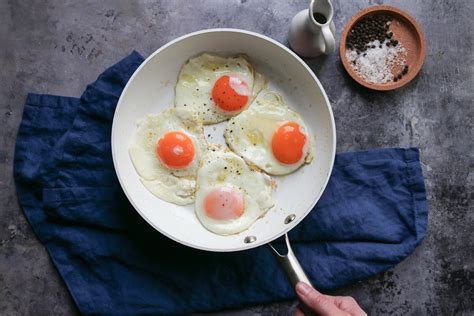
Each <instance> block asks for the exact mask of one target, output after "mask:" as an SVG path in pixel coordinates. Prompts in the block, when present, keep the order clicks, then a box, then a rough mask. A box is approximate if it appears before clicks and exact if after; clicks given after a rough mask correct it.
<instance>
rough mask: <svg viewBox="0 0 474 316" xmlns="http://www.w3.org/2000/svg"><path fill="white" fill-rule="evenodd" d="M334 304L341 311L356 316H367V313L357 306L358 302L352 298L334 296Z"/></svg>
mask: <svg viewBox="0 0 474 316" xmlns="http://www.w3.org/2000/svg"><path fill="white" fill-rule="evenodd" d="M334 304H336V306H337V307H339V308H340V309H341V310H343V311H346V312H348V313H350V314H351V315H354V316H367V313H366V312H364V310H363V309H362V308H361V307H360V306H359V304H357V301H356V300H355V299H354V298H353V297H350V296H334Z"/></svg>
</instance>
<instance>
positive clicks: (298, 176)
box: [112, 29, 336, 251]
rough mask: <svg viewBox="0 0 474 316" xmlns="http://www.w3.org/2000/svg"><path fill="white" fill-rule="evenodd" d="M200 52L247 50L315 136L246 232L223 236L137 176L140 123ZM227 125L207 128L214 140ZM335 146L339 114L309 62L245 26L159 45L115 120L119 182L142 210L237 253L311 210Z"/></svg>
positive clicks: (194, 238)
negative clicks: (307, 154)
mask: <svg viewBox="0 0 474 316" xmlns="http://www.w3.org/2000/svg"><path fill="white" fill-rule="evenodd" d="M202 52H211V53H218V54H221V55H222V54H223V55H235V54H238V53H244V54H247V55H248V56H249V57H250V60H251V62H252V63H253V65H254V66H255V67H256V69H257V71H259V72H261V73H263V74H264V75H265V76H266V77H267V78H268V80H269V86H268V88H269V89H271V90H274V91H277V92H278V93H280V94H281V95H282V96H283V99H284V101H286V103H287V104H288V105H289V106H290V107H291V108H293V109H294V110H295V111H297V112H298V113H300V115H301V116H302V117H303V119H304V120H305V122H306V125H307V126H308V128H309V129H310V132H311V133H312V134H313V135H314V142H313V146H314V147H315V148H314V151H315V159H314V160H313V162H312V163H311V164H309V165H306V166H304V167H302V168H300V169H299V170H297V171H296V172H295V173H293V174H290V175H287V176H283V177H274V179H275V180H276V183H277V188H276V189H275V190H274V192H273V199H274V201H275V207H273V208H272V209H270V210H269V211H268V213H267V214H266V215H265V216H264V217H263V218H261V219H259V220H257V222H256V223H255V224H254V225H252V226H251V227H250V228H249V229H248V230H246V231H244V232H242V233H239V234H236V235H231V236H220V235H216V234H214V233H212V232H210V231H208V230H206V229H205V228H204V227H203V226H202V225H201V224H200V222H199V221H198V219H197V217H196V215H195V214H194V206H193V205H188V206H179V205H175V204H171V203H168V202H165V201H163V200H160V199H159V198H157V197H155V196H154V195H152V194H151V193H150V192H149V191H148V190H147V189H146V188H145V187H144V186H143V185H142V183H141V182H140V180H139V177H138V174H137V173H136V171H135V169H134V167H133V165H132V162H131V160H130V157H129V155H128V147H129V145H130V142H131V139H132V136H133V133H134V131H135V129H136V123H137V121H138V120H140V119H142V118H143V117H144V116H145V115H146V114H148V113H159V112H161V111H162V110H164V109H166V108H168V107H170V106H173V97H174V86H175V83H176V80H177V76H178V73H179V71H180V68H181V66H182V65H183V64H184V63H185V62H186V61H187V60H188V59H189V58H190V57H192V56H195V55H198V54H200V53H202ZM224 126H225V123H220V124H216V125H211V126H206V137H207V135H208V134H210V135H211V137H209V138H208V140H209V141H210V142H211V143H221V144H225V142H224V139H223V137H222V134H223V129H224ZM335 147H336V135H335V125H334V119H333V115H332V111H331V107H330V105H329V101H328V98H327V96H326V93H325V92H324V89H323V88H322V86H321V84H320V82H319V80H318V79H317V78H316V76H315V75H314V74H313V72H312V71H311V70H310V69H309V68H308V66H306V64H305V63H304V62H303V61H302V60H301V59H300V58H299V57H297V56H296V55H295V54H294V53H293V52H291V51H290V50H289V49H288V48H286V47H285V46H283V45H281V44H280V43H278V42H276V41H274V40H272V39H270V38H268V37H265V36H262V35H259V34H256V33H252V32H248V31H243V30H236V29H211V30H204V31H199V32H195V33H192V34H188V35H185V36H183V37H180V38H178V39H176V40H174V41H172V42H170V43H168V44H166V45H164V46H163V47H161V48H160V49H158V50H157V51H155V52H154V53H153V54H152V55H151V56H150V57H148V58H147V59H146V61H145V62H144V63H143V64H142V65H141V66H140V67H139V68H138V69H137V71H136V72H135V73H134V74H133V76H132V77H131V79H130V81H129V82H128V84H127V86H126V87H125V89H124V91H123V93H122V95H121V97H120V100H119V102H118V106H117V109H116V111H115V116H114V120H113V127H112V154H113V160H114V165H115V170H116V172H117V176H118V179H119V181H120V184H121V186H122V188H123V190H124V192H125V194H126V195H127V197H128V199H129V200H130V202H131V203H132V204H133V206H134V207H135V209H136V210H137V212H138V213H139V214H140V215H141V216H142V217H143V218H144V219H145V220H146V221H147V222H148V223H149V224H150V225H151V226H153V227H154V228H155V229H156V230H158V231H159V232H161V233H162V234H164V235H166V236H168V237H169V238H171V239H173V240H175V241H177V242H179V243H182V244H185V245H187V246H190V247H194V248H198V249H203V250H209V251H238V250H245V249H250V248H254V247H257V246H260V245H262V244H265V243H268V242H270V241H272V240H274V239H276V238H278V237H280V236H282V235H283V234H285V233H286V232H287V231H289V230H290V229H292V228H293V227H295V226H296V225H297V224H298V223H299V222H300V221H301V220H302V219H303V218H304V217H305V216H306V215H307V214H308V213H309V212H310V211H311V209H312V208H313V206H314V205H315V204H316V202H317V201H318V199H319V197H320V196H321V194H322V193H323V190H324V188H325V186H326V184H327V181H328V179H329V176H330V174H331V170H332V166H333V161H334V156H335Z"/></svg>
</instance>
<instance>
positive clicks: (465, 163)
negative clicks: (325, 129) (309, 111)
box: [0, 0, 474, 315]
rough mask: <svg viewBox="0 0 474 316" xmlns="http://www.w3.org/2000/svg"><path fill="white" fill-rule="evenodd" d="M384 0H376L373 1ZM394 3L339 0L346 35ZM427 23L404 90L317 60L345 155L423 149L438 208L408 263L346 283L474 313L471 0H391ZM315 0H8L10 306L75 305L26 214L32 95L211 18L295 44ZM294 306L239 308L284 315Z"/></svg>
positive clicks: (2, 228) (0, 172) (3, 309)
mask: <svg viewBox="0 0 474 316" xmlns="http://www.w3.org/2000/svg"><path fill="white" fill-rule="evenodd" d="M374 2H375V3H374ZM380 2H384V1H362V0H359V1H342V0H341V1H334V7H335V22H336V27H337V31H338V36H339V34H340V31H341V30H342V27H343V25H344V23H345V22H347V20H348V19H349V17H350V16H352V15H353V14H354V13H356V12H357V11H358V10H360V9H362V8H365V7H367V6H368V5H373V4H377V3H380ZM387 3H390V4H394V5H396V6H398V7H400V8H403V9H406V10H407V11H408V12H410V13H411V14H412V15H413V16H414V17H415V18H416V19H417V20H418V21H419V22H420V23H421V25H422V26H423V28H424V30H425V32H426V38H427V43H428V55H427V58H426V61H425V64H424V67H423V69H422V71H421V73H420V74H419V75H418V77H417V78H416V79H415V80H414V81H413V82H412V83H410V84H409V85H408V86H407V87H405V88H402V89H400V90H398V91H393V92H387V93H378V92H373V91H368V90H366V89H363V88H361V87H360V86H358V85H357V84H355V83H354V82H353V81H352V80H351V79H350V78H348V76H347V75H346V74H345V73H344V71H343V69H342V66H341V63H340V61H339V58H338V56H337V54H333V55H331V56H329V57H322V58H319V59H315V60H308V61H307V62H308V64H309V65H310V66H311V68H312V69H313V70H314V72H315V73H316V74H317V75H318V76H319V78H320V80H321V82H322V84H323V85H324V87H325V89H326V92H327V93H328V95H329V98H330V100H331V104H332V106H333V109H334V114H335V118H336V124H337V131H338V151H341V152H342V151H348V150H357V149H366V148H370V147H391V146H419V147H420V148H421V153H422V160H423V166H424V172H425V177H426V186H427V190H428V197H429V205H430V215H429V217H430V221H429V232H428V236H427V238H426V239H425V241H424V242H423V244H422V245H421V246H420V247H419V248H418V249H417V250H416V251H415V253H414V254H413V255H411V256H410V257H409V258H408V259H406V260H405V261H404V262H402V263H401V264H399V265H398V266H397V267H395V268H394V269H392V270H390V271H388V272H386V273H384V274H381V275H379V276H376V277H373V278H370V279H368V280H364V281H362V282H359V283H357V284H354V285H352V286H349V287H346V288H343V289H340V290H339V291H337V293H339V294H343V295H352V296H354V297H355V298H356V299H357V300H358V301H359V302H360V304H361V305H362V306H363V307H364V308H365V309H366V310H367V311H368V312H369V314H371V315H387V314H390V315H468V314H471V315H472V314H473V313H474V306H473V304H474V303H473V299H474V278H473V273H474V249H473V245H474V236H473V217H474V215H473V212H472V193H471V192H472V190H473V179H474V177H473V153H474V150H473V141H472V138H473V124H472V122H473V88H474V87H473V62H474V58H473V56H474V54H473V42H472V32H473V31H474V28H473V22H472V21H473V20H472V16H473V13H474V12H473V8H474V5H473V3H472V1H469V0H463V1H421V0H418V1H414V0H410V1H408V0H406V1H387ZM306 6H307V1H296V0H293V1H267V0H255V1H254V0H248V1H247V0H241V1H239V0H207V1H184V0H181V1H157V0H155V1H138V2H135V1H133V2H132V1H112V0H107V1H86V2H83V1H60V0H57V1H39V0H38V1H16V0H12V1H6V0H0V43H1V44H0V65H1V67H0V122H1V123H0V131H1V133H0V314H1V315H30V314H31V315H32V314H35V315H53V314H62V315H63V314H77V310H76V308H75V306H74V303H73V302H72V300H71V298H70V296H69V294H68V292H67V290H66V287H65V285H64V283H63V282H62V280H61V279H60V278H59V276H58V273H57V272H56V270H55V268H54V267H53V265H52V263H51V261H50V259H49V258H48V255H47V253H46V251H45V249H44V248H43V247H42V246H41V245H40V244H39V242H38V241H37V239H36V238H35V236H34V234H33V232H32V231H31V228H30V226H29V225H28V223H27V222H26V220H25V218H24V216H23V214H22V211H21V210H20V208H19V206H18V203H17V199H16V195H15V189H14V185H13V178H12V160H13V150H14V145H15V136H16V133H17V129H18V125H19V123H20V119H21V115H22V111H23V103H24V100H25V96H26V94H27V93H28V92H37V93H50V94H60V95H69V96H78V95H80V93H81V92H82V91H83V90H84V88H85V86H86V85H87V83H89V82H92V81H93V80H94V79H95V78H96V76H97V75H98V74H99V73H100V72H101V71H102V70H103V69H104V68H105V67H106V66H108V65H111V64H112V63H114V62H116V61H118V60H119V59H121V58H122V57H124V56H125V55H126V54H128V53H129V52H130V51H131V50H132V49H137V50H138V51H140V52H141V53H142V54H144V55H145V56H146V55H148V54H150V53H152V52H153V51H154V50H155V49H157V48H158V47H160V46H161V45H163V44H165V43H166V42H168V41H169V40H171V39H174V38H175V37H177V36H180V35H183V34H186V33H189V32H192V31H196V30H199V29H205V28H213V27H235V28H242V29H247V30H252V31H256V32H259V33H262V34H265V35H267V36H270V37H272V38H274V39H276V40H278V41H280V42H282V43H285V44H286V43H287V30H288V25H289V22H290V20H291V18H292V17H293V15H294V14H296V13H297V12H298V11H299V10H302V9H304V8H305V7H306ZM293 306H294V302H283V303H279V304H273V305H269V306H258V307H253V308H250V309H246V310H242V311H232V312H225V313H220V314H219V315H223V314H231V315H286V314H289V313H290V312H291V310H292V308H293Z"/></svg>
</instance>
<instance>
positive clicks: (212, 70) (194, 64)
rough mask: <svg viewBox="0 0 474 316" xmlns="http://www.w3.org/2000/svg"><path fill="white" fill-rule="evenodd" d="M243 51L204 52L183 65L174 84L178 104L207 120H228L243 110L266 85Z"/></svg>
mask: <svg viewBox="0 0 474 316" xmlns="http://www.w3.org/2000/svg"><path fill="white" fill-rule="evenodd" d="M265 85H266V82H265V78H264V76H263V75H261V74H259V73H257V72H256V71H255V69H254V67H253V66H252V64H250V62H249V61H248V60H247V58H246V57H245V56H243V55H238V56H235V57H221V56H217V55H211V54H207V53H204V54H201V55H199V56H197V57H194V58H191V59H189V60H188V62H187V63H186V64H185V65H184V66H183V67H182V68H181V71H180V73H179V76H178V81H177V83H176V87H175V107H176V108H186V109H188V110H190V111H192V112H194V113H196V115H197V117H198V118H199V120H201V121H202V122H203V123H204V124H213V123H218V122H222V121H225V120H227V119H229V118H230V117H233V116H235V115H237V114H239V113H240V112H242V111H243V110H244V109H245V108H247V107H248V105H249V104H250V103H251V102H252V101H253V100H254V99H255V97H256V96H257V94H258V93H259V92H260V91H261V90H262V89H264V88H265Z"/></svg>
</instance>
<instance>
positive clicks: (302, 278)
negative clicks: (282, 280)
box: [268, 234, 313, 315]
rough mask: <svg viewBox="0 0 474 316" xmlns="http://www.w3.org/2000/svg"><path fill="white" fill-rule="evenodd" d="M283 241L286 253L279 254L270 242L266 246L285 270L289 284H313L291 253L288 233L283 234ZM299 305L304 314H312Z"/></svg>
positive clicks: (293, 285)
mask: <svg viewBox="0 0 474 316" xmlns="http://www.w3.org/2000/svg"><path fill="white" fill-rule="evenodd" d="M285 242H286V247H287V249H288V253H287V254H286V255H283V254H280V253H279V252H278V251H277V250H276V249H275V248H274V247H273V245H272V244H271V243H268V246H269V247H270V249H271V250H272V252H273V254H274V255H275V258H276V259H277V260H278V262H279V263H280V265H281V267H282V268H283V270H285V273H286V276H287V278H288V280H289V281H290V283H291V286H292V287H293V289H294V288H295V286H296V283H298V282H304V283H306V284H308V285H310V286H313V285H312V284H311V281H310V280H309V279H308V276H307V275H306V273H305V272H304V270H303V268H302V267H301V265H300V262H299V261H298V258H296V256H295V254H294V253H293V249H291V245H290V239H289V238H288V234H285ZM301 305H302V304H301ZM301 307H302V309H303V312H304V313H305V315H312V314H313V313H312V312H311V311H309V309H308V308H307V307H306V306H301Z"/></svg>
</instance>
